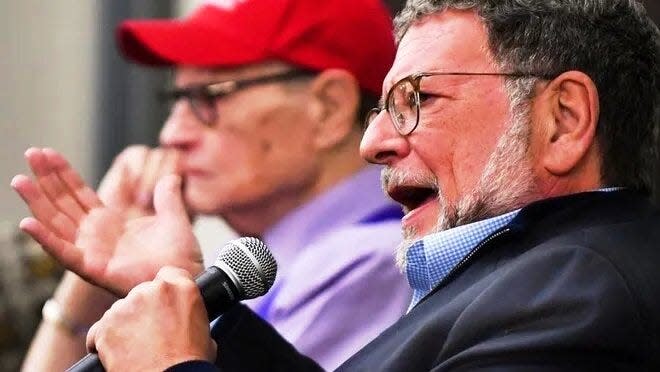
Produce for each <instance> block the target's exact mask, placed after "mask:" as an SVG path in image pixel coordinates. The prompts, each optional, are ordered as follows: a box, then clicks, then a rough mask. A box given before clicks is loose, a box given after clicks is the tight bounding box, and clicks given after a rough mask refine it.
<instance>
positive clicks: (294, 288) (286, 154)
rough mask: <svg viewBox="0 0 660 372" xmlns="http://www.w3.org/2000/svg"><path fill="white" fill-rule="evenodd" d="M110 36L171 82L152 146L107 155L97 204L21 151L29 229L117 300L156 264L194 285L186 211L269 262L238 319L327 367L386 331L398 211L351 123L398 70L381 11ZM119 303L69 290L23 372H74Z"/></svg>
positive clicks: (203, 15)
mask: <svg viewBox="0 0 660 372" xmlns="http://www.w3.org/2000/svg"><path fill="white" fill-rule="evenodd" d="M117 37H118V43H119V47H120V49H121V51H122V52H123V53H124V55H125V56H126V57H127V58H128V59H129V60H131V61H133V62H137V63H140V64H144V65H153V66H174V67H175V74H174V88H173V89H171V90H170V91H169V92H168V93H169V96H170V97H171V98H173V102H174V104H173V107H172V111H171V114H170V116H169V118H168V120H167V122H166V123H165V126H164V128H163V129H162V131H161V134H160V143H161V147H159V148H158V149H155V150H151V149H147V148H144V147H132V148H129V149H127V150H126V151H124V152H123V153H122V154H121V155H119V157H118V158H117V159H116V161H115V162H114V164H113V166H112V168H111V170H110V171H109V172H108V175H106V177H105V179H104V181H103V182H102V185H101V187H100V189H99V197H97V196H96V194H95V193H94V192H93V191H92V190H90V189H89V188H88V187H86V186H85V185H84V184H83V183H82V181H81V180H80V179H79V177H78V176H77V174H75V172H73V170H72V169H71V167H70V166H69V165H68V163H67V162H66V160H64V158H63V157H62V156H61V155H59V154H58V153H56V152H54V151H52V150H49V149H30V150H28V152H27V153H26V157H27V159H28V163H29V164H30V166H31V168H32V170H33V172H34V174H35V176H36V178H37V182H36V183H35V182H32V181H30V180H29V179H28V178H27V177H24V176H19V177H17V178H15V179H14V181H13V182H12V185H13V186H14V188H15V189H16V190H17V191H18V192H19V193H20V194H21V196H22V197H23V198H24V199H25V200H26V202H27V203H28V205H29V206H30V208H31V210H32V212H33V214H34V216H35V217H36V220H35V219H32V220H28V221H24V223H23V225H22V227H23V229H24V230H26V231H28V232H29V233H30V234H32V235H33V236H34V237H35V238H36V239H37V240H39V242H40V243H42V245H44V247H45V248H46V249H47V250H48V251H49V252H50V253H51V254H53V255H54V256H55V257H56V258H57V259H58V260H60V261H61V262H62V263H63V265H64V266H66V267H67V268H68V269H70V270H72V271H74V272H76V273H78V274H79V275H80V276H81V277H83V278H85V279H87V281H89V282H91V283H93V284H95V285H98V286H100V287H102V288H105V289H107V290H109V291H110V292H111V293H112V295H114V296H119V297H123V296H125V295H126V293H128V291H129V290H130V289H131V288H133V287H134V286H135V285H137V284H139V283H141V282H143V281H148V280H151V279H153V278H154V276H155V274H156V272H157V271H158V269H159V268H160V267H162V266H165V265H173V266H178V267H182V268H185V269H187V270H188V271H189V272H190V273H191V274H193V275H194V274H197V273H199V272H200V271H201V270H202V265H201V263H200V262H201V261H200V255H199V248H198V246H197V243H196V241H195V238H194V237H193V236H192V233H191V227H190V223H189V222H188V221H187V219H186V212H187V213H189V214H192V215H198V214H207V215H219V216H221V217H223V218H224V219H225V220H226V221H227V222H228V223H229V225H230V226H232V227H233V228H234V229H235V230H236V231H237V232H238V233H239V234H241V235H254V236H260V237H262V239H263V240H264V241H265V242H266V243H267V245H268V246H269V247H270V248H271V250H272V251H273V254H274V255H275V257H276V259H277V260H278V262H279V272H278V278H277V280H276V282H275V285H274V287H273V289H272V290H271V292H270V293H269V294H267V295H266V296H264V297H263V298H260V299H257V300H255V301H253V302H250V303H249V305H250V307H251V308H252V309H253V310H255V312H257V313H258V314H259V315H260V316H261V317H263V318H264V319H266V320H268V321H269V322H270V323H271V324H272V325H273V326H274V327H275V328H276V329H277V330H278V331H279V332H280V333H282V334H283V335H284V336H285V337H286V338H287V340H288V341H290V342H291V343H292V344H293V345H295V346H296V348H297V349H298V350H301V351H302V352H304V353H305V354H307V355H309V356H311V357H312V358H313V359H314V360H316V361H317V362H318V363H320V364H321V365H322V366H324V367H326V368H329V369H331V368H334V367H336V366H338V365H339V364H340V363H341V362H342V361H344V360H345V359H346V358H347V357H348V356H350V355H351V354H352V353H354V352H355V351H357V350H358V349H359V348H360V347H361V346H363V345H365V344H366V343H367V342H368V341H370V340H371V339H372V338H373V337H375V336H376V335H378V333H379V332H380V331H382V330H383V329H384V328H386V327H387V326H388V325H390V324H391V323H393V322H394V321H395V320H396V319H397V318H398V317H399V316H400V315H401V314H402V313H403V311H404V310H405V307H406V305H407V303H408V301H409V298H410V292H409V289H408V288H407V285H406V283H405V280H404V279H403V277H402V276H401V274H400V273H399V272H398V270H397V269H396V268H395V266H394V262H393V256H392V253H391V252H392V251H393V248H394V247H395V246H396V245H397V244H398V243H399V241H400V217H401V211H400V208H399V207H397V206H396V205H395V204H393V203H391V202H390V201H388V200H386V199H385V198H384V197H383V195H382V193H381V191H380V190H379V169H378V168H376V167H373V166H367V165H366V163H364V162H363V160H362V159H360V157H359V153H358V147H359V141H360V138H361V135H362V129H361V125H360V120H359V118H360V117H361V116H363V114H364V113H365V112H366V109H368V108H370V106H372V105H373V104H374V101H375V99H374V98H373V97H377V96H378V95H379V94H380V87H381V83H382V80H383V77H384V76H385V74H386V72H387V69H388V68H389V66H390V64H391V62H392V60H393V57H394V42H393V38H392V35H391V21H390V19H389V15H388V13H387V10H386V9H385V8H384V6H383V5H382V4H381V3H380V1H379V0H335V1H315V0H286V1H285V0H245V1H215V2H208V3H207V4H205V5H204V6H202V7H200V8H198V9H197V10H196V11H195V12H194V13H193V14H192V15H190V16H189V17H187V18H185V19H182V20H137V21H127V22H125V23H123V24H122V25H121V26H120V27H119V29H118V34H117ZM169 173H175V174H177V175H179V176H180V180H179V178H178V177H164V176H165V175H167V174H169ZM158 179H161V183H160V184H159V187H156V189H155V192H154V191H153V190H154V185H155V184H156V182H157V180H158ZM180 181H182V182H183V187H179V186H177V184H178V183H179V182H180ZM181 190H182V193H181ZM181 194H182V195H181ZM101 200H102V201H103V202H101ZM152 200H153V202H152ZM182 202H183V203H182ZM184 204H185V208H184V207H183V205H184ZM177 212H180V213H178V214H177ZM51 233H53V234H51ZM147 239H151V240H147ZM156 239H157V240H156ZM182 242H183V244H182ZM173 246H176V247H178V250H177V251H168V248H169V247H173ZM114 296H111V295H109V294H107V293H105V292H102V290H100V289H98V287H94V286H91V285H89V284H86V283H85V282H84V281H82V280H81V279H79V278H78V277H75V276H74V275H72V274H67V277H66V278H65V279H64V280H63V282H62V284H61V285H60V288H59V289H58V291H57V292H56V293H55V295H54V298H53V299H52V300H50V301H49V302H48V303H47V306H45V307H44V319H45V321H44V322H43V323H42V326H41V328H40V331H39V333H38V335H37V337H36V339H35V342H34V343H33V345H32V348H31V352H30V354H29V355H28V358H27V360H26V364H25V366H24V367H25V369H29V370H35V369H40V368H42V367H41V366H48V369H51V370H52V369H57V365H59V366H62V367H63V368H65V367H68V366H69V365H71V364H72V363H73V362H74V361H75V360H77V359H78V358H80V357H81V356H82V355H83V353H84V348H83V345H84V342H83V340H84V335H85V326H86V325H89V324H92V323H93V322H94V321H96V320H97V319H98V318H99V317H100V316H101V315H102V314H103V312H104V311H105V310H106V309H107V308H108V307H109V306H110V304H111V303H112V301H113V300H114V298H115V297H114ZM45 353H46V354H45Z"/></svg>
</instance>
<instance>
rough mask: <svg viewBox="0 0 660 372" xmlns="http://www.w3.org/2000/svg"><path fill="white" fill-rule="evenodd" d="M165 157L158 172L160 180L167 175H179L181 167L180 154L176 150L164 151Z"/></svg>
mask: <svg viewBox="0 0 660 372" xmlns="http://www.w3.org/2000/svg"><path fill="white" fill-rule="evenodd" d="M164 151H165V155H164V156H163V161H162V162H161V165H160V169H159V170H158V179H159V180H160V179H161V178H163V177H164V176H167V175H168V174H179V172H180V169H181V165H180V161H181V152H180V151H178V150H176V149H164Z"/></svg>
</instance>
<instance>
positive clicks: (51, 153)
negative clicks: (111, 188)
mask: <svg viewBox="0 0 660 372" xmlns="http://www.w3.org/2000/svg"><path fill="white" fill-rule="evenodd" d="M43 154H44V155H45V156H46V159H47V160H48V162H49V163H50V164H51V166H52V167H53V168H54V169H55V172H56V173H57V175H58V177H59V178H60V180H62V182H63V183H64V185H65V186H66V187H67V188H68V189H69V191H70V192H71V194H72V195H73V196H74V197H75V199H76V201H77V202H78V204H80V205H81V206H82V208H83V209H84V210H85V211H86V212H88V211H89V210H90V209H92V208H97V207H101V206H103V203H102V202H101V199H100V198H99V197H98V195H97V194H96V192H95V191H94V190H93V189H92V188H91V187H89V185H87V184H86V183H85V181H84V180H83V179H82V177H81V176H80V174H79V173H78V172H76V171H75V169H73V167H71V164H69V162H68V161H67V160H66V159H65V158H64V156H62V155H61V154H60V153H58V152H57V151H55V150H53V149H50V148H45V149H43Z"/></svg>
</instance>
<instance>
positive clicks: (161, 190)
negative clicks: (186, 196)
mask: <svg viewBox="0 0 660 372" xmlns="http://www.w3.org/2000/svg"><path fill="white" fill-rule="evenodd" d="M154 209H155V211H156V215H157V216H164V217H172V218H174V219H185V220H186V221H188V214H187V212H186V207H185V206H184V205H183V195H182V194H181V176H179V175H176V174H169V175H167V176H165V177H163V178H161V179H160V180H159V181H158V183H157V184H156V188H155V190H154Z"/></svg>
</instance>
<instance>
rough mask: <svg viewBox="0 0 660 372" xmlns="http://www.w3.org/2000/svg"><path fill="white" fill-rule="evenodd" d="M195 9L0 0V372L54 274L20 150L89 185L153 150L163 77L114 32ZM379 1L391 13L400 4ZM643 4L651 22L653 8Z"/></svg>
mask: <svg viewBox="0 0 660 372" xmlns="http://www.w3.org/2000/svg"><path fill="white" fill-rule="evenodd" d="M327 1H331V0H327ZM200 2H201V1H191V0H188V1H184V0H179V1H176V0H158V1H144V0H134V1H84V0H59V1H39V0H13V1H12V0H0V81H1V82H2V85H3V87H2V89H0V133H4V134H3V135H2V136H0V148H1V149H2V157H0V173H1V175H2V179H3V180H4V185H5V186H4V187H0V202H1V204H0V205H1V206H2V208H0V371H16V370H18V369H19V366H20V361H21V359H22V357H23V353H24V351H25V348H26V347H27V345H28V343H29V341H30V338H31V336H32V333H33V332H34V330H35V328H36V326H37V324H38V322H39V320H40V318H41V307H42V305H43V303H44V301H45V300H46V299H47V298H49V297H50V294H51V292H52V290H53V289H54V286H55V284H56V283H57V281H58V279H59V276H60V275H61V273H62V270H61V268H59V267H58V266H57V265H56V264H55V263H54V262H53V261H52V260H50V259H49V258H48V257H47V256H46V255H45V254H43V252H42V251H41V248H40V247H39V246H38V245H36V244H34V243H33V242H31V241H30V240H29V239H27V238H26V237H25V236H23V235H22V234H20V233H19V232H18V231H17V226H18V222H19V221H20V220H21V218H23V217H24V216H27V215H28V210H27V208H25V206H24V204H23V203H22V201H20V199H19V198H18V196H17V195H15V194H14V192H13V190H11V188H10V187H9V182H10V180H11V178H12V177H13V176H14V175H16V174H18V173H26V172H28V169H27V166H26V165H25V162H24V161H23V157H22V155H23V152H24V151H25V150H26V149H27V148H28V147H30V146H48V147H53V148H55V149H57V150H59V151H61V152H62V153H63V154H64V155H65V156H67V158H68V159H70V160H71V162H72V163H73V165H74V167H75V168H76V169H78V170H80V171H81V173H82V175H83V177H84V178H85V180H87V181H88V182H89V183H91V184H93V185H96V184H98V181H99V179H100V177H101V176H102V175H103V174H104V172H105V170H106V169H107V168H108V166H109V165H110V163H111V161H112V159H113V158H114V156H115V155H116V154H118V153H119V152H120V151H121V150H122V149H123V148H124V147H126V146H127V145H128V144H134V143H144V144H151V145H153V144H155V143H156V139H157V134H158V131H159V130H160V126H161V124H162V123H163V121H164V119H165V117H166V116H167V107H166V106H165V105H164V104H163V103H162V102H160V101H159V100H158V98H157V92H158V91H159V90H160V89H161V88H163V87H164V86H165V85H166V83H167V81H168V73H167V72H166V71H158V70H151V69H147V68H141V67H137V66H134V65H130V64H128V63H126V62H124V61H123V60H122V59H121V57H120V56H119V55H118V53H117V50H116V48H115V44H114V28H115V26H116V24H117V23H118V22H119V21H121V20H122V19H125V18H142V17H149V18H152V17H172V16H179V15H184V14H187V13H188V12H189V11H190V10H191V9H192V8H193V7H195V6H196V5H197V4H198V3H200ZM384 2H385V3H386V5H387V6H389V7H390V9H392V11H393V13H396V12H397V11H398V10H400V9H401V7H402V4H403V3H404V0H387V1H385V0H384ZM646 5H647V8H648V10H649V12H650V13H651V14H652V16H653V17H654V19H655V21H656V23H658V21H659V20H660V2H658V0H647V1H646ZM656 184H657V185H660V176H659V177H658V180H657V181H656ZM656 200H658V195H656ZM195 228H196V230H197V233H198V236H199V237H200V241H201V245H202V247H203V248H205V252H206V254H207V255H208V256H211V257H213V256H214V254H213V248H214V247H217V246H218V245H221V244H223V243H224V242H225V241H227V240H228V239H230V238H231V237H232V233H231V232H230V231H229V230H228V229H227V228H226V227H225V226H224V225H223V223H222V222H221V221H219V220H215V219H210V218H207V219H201V220H200V221H197V222H196V226H195Z"/></svg>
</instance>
